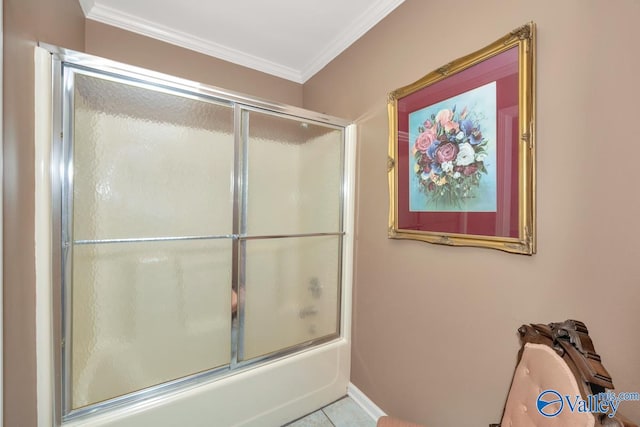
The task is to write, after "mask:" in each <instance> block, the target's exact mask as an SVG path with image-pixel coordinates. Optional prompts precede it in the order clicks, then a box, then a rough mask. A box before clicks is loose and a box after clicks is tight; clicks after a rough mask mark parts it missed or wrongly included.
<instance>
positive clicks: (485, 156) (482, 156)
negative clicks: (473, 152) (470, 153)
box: [476, 153, 487, 162]
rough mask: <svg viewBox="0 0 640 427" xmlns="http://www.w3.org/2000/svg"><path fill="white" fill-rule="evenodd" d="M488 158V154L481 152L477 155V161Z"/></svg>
mask: <svg viewBox="0 0 640 427" xmlns="http://www.w3.org/2000/svg"><path fill="white" fill-rule="evenodd" d="M486 158H487V155H486V154H484V153H480V154H478V155H477V156H476V161H477V162H484V159H486Z"/></svg>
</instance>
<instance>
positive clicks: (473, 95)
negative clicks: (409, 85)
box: [408, 82, 497, 212]
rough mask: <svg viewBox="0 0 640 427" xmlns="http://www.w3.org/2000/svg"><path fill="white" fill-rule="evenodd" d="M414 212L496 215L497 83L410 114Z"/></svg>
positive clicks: (410, 203) (412, 202)
mask: <svg viewBox="0 0 640 427" xmlns="http://www.w3.org/2000/svg"><path fill="white" fill-rule="evenodd" d="M409 145H410V146H409V168H408V169H409V211H411V212H495V211H496V194H497V189H496V82H491V83H488V84H486V85H484V86H480V87H478V88H475V89H473V90H470V91H468V92H464V93H461V94H459V95H456V96H454V97H451V98H448V99H446V100H444V101H441V102H438V103H436V104H433V105H430V106H428V107H425V108H422V109H420V110H417V111H414V112H412V113H410V114H409Z"/></svg>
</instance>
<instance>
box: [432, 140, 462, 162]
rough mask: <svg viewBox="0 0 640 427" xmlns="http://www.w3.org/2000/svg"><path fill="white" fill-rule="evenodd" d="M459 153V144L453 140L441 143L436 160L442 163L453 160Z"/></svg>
mask: <svg viewBox="0 0 640 427" xmlns="http://www.w3.org/2000/svg"><path fill="white" fill-rule="evenodd" d="M457 155H458V146H457V145H456V144H453V143H451V142H445V143H444V144H441V145H440V146H439V147H438V149H437V150H436V160H437V162H438V163H440V164H442V163H444V162H451V161H453V159H455V158H456V156H457Z"/></svg>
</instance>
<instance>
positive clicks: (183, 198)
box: [73, 75, 234, 240]
mask: <svg viewBox="0 0 640 427" xmlns="http://www.w3.org/2000/svg"><path fill="white" fill-rule="evenodd" d="M74 101H75V110H74V114H75V117H74V141H73V146H74V151H73V172H74V212H73V213H74V222H73V224H74V230H73V231H74V238H75V239H76V240H87V239H88V240H94V239H113V238H134V237H158V236H191V235H212V234H215V235H228V234H231V233H232V228H231V227H232V201H233V193H232V176H233V161H234V160H233V135H232V128H233V110H232V108H230V107H229V106H224V105H217V104H212V103H208V102H204V101H199V100H193V99H188V98H184V97H181V96H176V95H170V94H166V93H160V92H155V91H152V90H148V89H144V88H139V87H134V86H129V85H125V84H122V83H115V82H111V81H107V80H102V79H98V78H94V77H90V76H84V75H77V76H76V82H75V100H74Z"/></svg>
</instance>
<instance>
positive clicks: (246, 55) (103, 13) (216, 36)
mask: <svg viewBox="0 0 640 427" xmlns="http://www.w3.org/2000/svg"><path fill="white" fill-rule="evenodd" d="M403 1H404V0H226V1H224V0H79V2H80V5H81V6H82V10H83V11H84V13H85V15H86V16H87V18H89V19H93V20H95V21H99V22H103V23H105V24H109V25H113V26H115V27H119V28H123V29H125V30H129V31H133V32H135V33H139V34H143V35H145V36H149V37H153V38H155V39H159V40H162V41H165V42H168V43H172V44H175V45H178V46H181V47H184V48H187V49H191V50H195V51H197V52H201V53H204V54H207V55H210V56H214V57H216V58H220V59H224V60H226V61H229V62H233V63H235V64H239V65H242V66H245V67H249V68H253V69H255V70H258V71H262V72H265V73H268V74H272V75H274V76H278V77H282V78H284V79H287V80H291V81H294V82H296V83H304V82H305V81H307V80H308V79H309V78H311V77H312V76H313V75H314V74H315V73H317V72H318V71H320V70H321V69H322V68H323V67H324V66H325V65H327V64H328V63H329V62H331V60H333V59H334V58H335V57H336V56H338V55H339V54H340V53H341V52H342V51H344V50H345V49H346V48H347V47H349V46H350V45H351V44H352V43H353V42H355V41H356V40H357V39H358V38H360V37H361V36H362V35H363V34H364V33H366V32H367V31H368V30H369V29H370V28H371V27H373V26H374V25H376V24H377V23H378V22H379V21H380V20H382V19H383V18H384V17H385V16H387V15H388V14H389V13H390V12H391V11H393V10H394V9H395V8H396V7H398V6H399V5H400V4H401V3H402V2H403Z"/></svg>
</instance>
